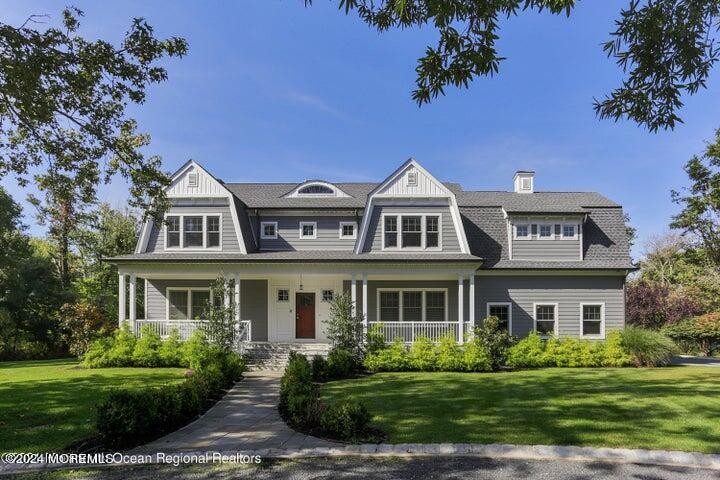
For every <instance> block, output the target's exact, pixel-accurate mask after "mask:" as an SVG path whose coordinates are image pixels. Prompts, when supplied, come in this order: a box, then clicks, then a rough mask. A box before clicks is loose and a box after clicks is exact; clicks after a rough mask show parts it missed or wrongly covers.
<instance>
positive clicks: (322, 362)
mask: <svg viewBox="0 0 720 480" xmlns="http://www.w3.org/2000/svg"><path fill="white" fill-rule="evenodd" d="M310 367H311V368H312V378H313V381H315V382H324V381H325V380H327V379H328V371H327V368H328V365H327V359H325V357H323V356H322V355H315V356H314V357H313V359H312V362H310Z"/></svg>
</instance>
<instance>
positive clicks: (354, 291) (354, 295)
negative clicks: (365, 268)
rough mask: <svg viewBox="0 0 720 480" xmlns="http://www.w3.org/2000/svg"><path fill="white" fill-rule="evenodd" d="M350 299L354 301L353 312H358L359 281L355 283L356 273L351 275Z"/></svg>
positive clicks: (354, 313)
mask: <svg viewBox="0 0 720 480" xmlns="http://www.w3.org/2000/svg"><path fill="white" fill-rule="evenodd" d="M350 300H351V301H352V314H353V315H356V314H357V308H356V307H355V302H357V283H355V274H354V273H353V274H352V275H351V276H350Z"/></svg>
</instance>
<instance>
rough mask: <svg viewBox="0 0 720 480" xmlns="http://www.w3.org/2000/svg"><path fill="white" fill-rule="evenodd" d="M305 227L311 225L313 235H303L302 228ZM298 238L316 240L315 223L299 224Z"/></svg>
mask: <svg viewBox="0 0 720 480" xmlns="http://www.w3.org/2000/svg"><path fill="white" fill-rule="evenodd" d="M306 225H312V227H313V234H312V235H303V227H304V226H306ZM298 238H300V239H301V240H314V239H316V238H317V222H300V225H299V228H298Z"/></svg>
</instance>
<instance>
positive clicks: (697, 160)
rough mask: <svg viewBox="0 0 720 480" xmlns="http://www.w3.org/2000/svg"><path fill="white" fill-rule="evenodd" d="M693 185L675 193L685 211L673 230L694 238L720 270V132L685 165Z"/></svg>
mask: <svg viewBox="0 0 720 480" xmlns="http://www.w3.org/2000/svg"><path fill="white" fill-rule="evenodd" d="M685 172H686V173H687V175H688V177H689V179H690V186H689V187H687V188H685V189H683V190H681V191H677V190H673V192H672V199H673V201H674V202H675V203H676V204H678V205H680V206H681V207H682V211H680V213H678V214H677V215H675V216H673V220H672V223H671V224H670V226H671V227H672V228H677V229H681V230H682V231H684V232H687V233H690V234H692V235H693V236H695V237H696V238H697V239H698V240H699V242H700V246H701V247H702V249H703V250H704V252H705V254H706V255H707V258H708V259H709V260H710V261H711V262H712V263H713V265H714V266H715V267H716V268H719V269H720V129H719V130H717V131H716V132H715V139H714V141H713V142H712V143H708V145H707V146H706V148H705V151H704V152H703V153H702V154H701V155H699V156H697V155H696V156H694V157H693V158H691V159H690V160H689V161H688V162H687V164H686V165H685Z"/></svg>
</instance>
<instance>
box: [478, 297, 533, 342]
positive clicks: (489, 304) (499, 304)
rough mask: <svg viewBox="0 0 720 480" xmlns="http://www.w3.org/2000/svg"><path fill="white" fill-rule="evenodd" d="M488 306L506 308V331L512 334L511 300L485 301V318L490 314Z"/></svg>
mask: <svg viewBox="0 0 720 480" xmlns="http://www.w3.org/2000/svg"><path fill="white" fill-rule="evenodd" d="M490 307H507V308H508V333H509V334H510V335H512V302H487V303H486V304H485V318H488V317H489V316H490ZM533 317H534V315H533ZM533 325H534V324H533Z"/></svg>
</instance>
